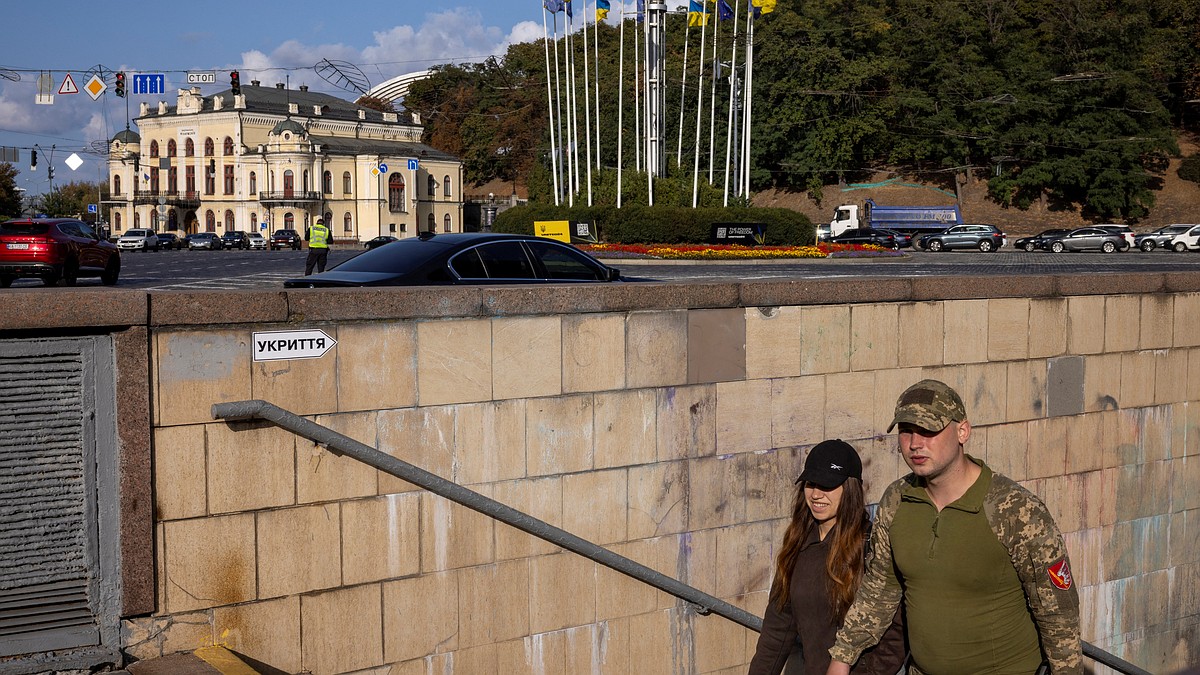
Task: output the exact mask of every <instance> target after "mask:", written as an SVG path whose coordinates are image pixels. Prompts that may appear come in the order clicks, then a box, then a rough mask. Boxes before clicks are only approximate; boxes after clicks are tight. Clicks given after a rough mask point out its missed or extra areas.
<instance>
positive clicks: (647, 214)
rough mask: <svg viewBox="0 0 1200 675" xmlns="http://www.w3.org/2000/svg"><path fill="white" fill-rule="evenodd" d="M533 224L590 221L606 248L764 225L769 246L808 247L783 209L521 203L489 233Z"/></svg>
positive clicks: (808, 237)
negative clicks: (717, 227) (716, 227)
mask: <svg viewBox="0 0 1200 675" xmlns="http://www.w3.org/2000/svg"><path fill="white" fill-rule="evenodd" d="M539 220H569V221H572V222H588V223H594V224H595V226H596V231H597V237H598V238H599V240H600V241H602V242H606V243H612V244H705V243H708V237H709V233H710V231H711V226H712V224H713V223H766V225H767V236H766V242H765V243H766V244H767V245H769V246H785V245H804V244H812V243H813V241H814V239H815V233H814V229H813V224H812V222H811V221H809V219H808V218H807V217H806V216H804V215H803V214H800V213H797V212H795V211H790V210H788V209H773V208H772V209H768V208H721V207H702V208H696V209H693V208H690V207H684V206H657V205H656V206H642V205H638V206H625V207H623V208H620V209H618V208H616V207H615V206H610V205H603V206H591V207H588V206H575V207H567V206H553V205H549V204H532V203H531V204H526V205H524V206H517V207H514V208H511V209H507V210H505V211H503V212H502V213H500V214H498V215H497V216H496V221H495V223H494V224H493V225H492V229H493V231H495V232H510V233H514V234H532V233H533V223H534V221H539Z"/></svg>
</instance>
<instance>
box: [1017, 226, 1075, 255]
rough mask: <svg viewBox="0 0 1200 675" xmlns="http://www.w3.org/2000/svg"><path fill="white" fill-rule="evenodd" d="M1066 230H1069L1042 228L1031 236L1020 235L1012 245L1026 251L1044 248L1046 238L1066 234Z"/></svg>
mask: <svg viewBox="0 0 1200 675" xmlns="http://www.w3.org/2000/svg"><path fill="white" fill-rule="evenodd" d="M1068 232H1070V230H1065V229H1058V228H1056V229H1052V230H1043V231H1041V232H1039V233H1038V234H1035V235H1033V236H1032V237H1021V238H1020V239H1018V240H1017V241H1016V242H1015V243H1013V246H1015V247H1016V248H1019V249H1024V250H1026V251H1037V250H1038V249H1042V250H1045V248H1046V240H1048V239H1050V238H1052V237H1057V236H1059V235H1062V234H1066V233H1068Z"/></svg>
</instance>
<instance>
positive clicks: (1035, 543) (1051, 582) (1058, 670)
mask: <svg viewBox="0 0 1200 675" xmlns="http://www.w3.org/2000/svg"><path fill="white" fill-rule="evenodd" d="M996 478H1001V477H996ZM1004 481H1005V482H1007V483H1008V485H1007V486H1000V487H1002V488H1004V489H1002V491H999V492H998V493H997V494H996V500H995V507H994V508H995V518H993V528H994V529H996V530H997V531H996V535H997V537H998V538H999V539H1000V541H1001V542H1003V543H1004V545H1005V546H1006V547H1007V548H1008V551H1009V556H1010V557H1011V558H1012V562H1013V566H1014V567H1015V568H1016V571H1017V576H1019V577H1020V579H1021V584H1022V585H1023V586H1024V589H1025V598H1026V600H1027V601H1028V603H1029V609H1030V611H1031V612H1032V613H1033V619H1034V622H1035V623H1036V624H1037V629H1038V635H1039V637H1040V638H1041V642H1042V649H1043V650H1044V651H1045V654H1046V658H1047V659H1048V660H1049V662H1050V672H1051V673H1053V675H1083V650H1082V643H1081V642H1080V628H1079V593H1078V590H1077V589H1076V588H1075V580H1074V578H1073V577H1072V576H1071V565H1070V563H1069V562H1068V560H1067V547H1066V544H1065V543H1064V542H1063V538H1062V535H1061V534H1060V533H1059V531H1058V526H1057V525H1056V524H1055V523H1054V518H1052V517H1051V516H1050V512H1049V511H1048V510H1047V509H1046V505H1045V504H1043V503H1042V501H1041V500H1040V499H1038V498H1037V497H1036V496H1034V495H1033V494H1032V493H1030V492H1029V491H1028V490H1026V489H1025V488H1023V487H1021V486H1019V485H1017V484H1016V483H1014V482H1012V481H1011V480H1008V479H1007V478H1005V479H1004ZM999 482H1000V481H997V480H993V489H995V488H996V487H997V483H999Z"/></svg>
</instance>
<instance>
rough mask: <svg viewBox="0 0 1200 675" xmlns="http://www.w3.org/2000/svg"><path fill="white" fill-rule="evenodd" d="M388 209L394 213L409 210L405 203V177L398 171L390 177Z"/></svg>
mask: <svg viewBox="0 0 1200 675" xmlns="http://www.w3.org/2000/svg"><path fill="white" fill-rule="evenodd" d="M388 210H389V211H392V212H393V213H394V212H404V211H407V210H408V209H407V208H405V205H404V177H403V176H401V175H400V174H398V173H394V174H392V175H391V177H390V178H388Z"/></svg>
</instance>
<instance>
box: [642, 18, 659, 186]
mask: <svg viewBox="0 0 1200 675" xmlns="http://www.w3.org/2000/svg"><path fill="white" fill-rule="evenodd" d="M649 14H650V8H649V7H646V8H645V12H644V14H643V16H642V30H643V31H645V33H646V34H645V35H643V36H642V43H643V44H644V45H645V50H646V51H645V53H644V54H643V55H642V67H643V68H645V69H646V70H645V72H643V73H642V82H643V84H645V86H646V90H647V91H646V92H645V94H646V95H645V96H643V97H642V99H643V100H642V105H644V106H645V110H644V111H643V114H644V115H645V117H644V118H643V121H644V122H645V124H644V125H643V127H642V128H643V131H645V134H644V135H643V138H642V143H643V144H645V146H646V147H645V148H644V151H645V156H646V165H645V168H646V201H647V206H654V172H655V170H656V169H657V167H655V168H651V167H650V162H651V159H652V155H653V153H651V152H650V137H651V136H652V135H653V132H652V131H650V122H651V119H650V109H651V108H652V107H653V106H652V105H651V103H650V91H649V90H650V89H651V87H650V72H651V68H650V24H651V21H650V16H649ZM655 121H657V120H655Z"/></svg>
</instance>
